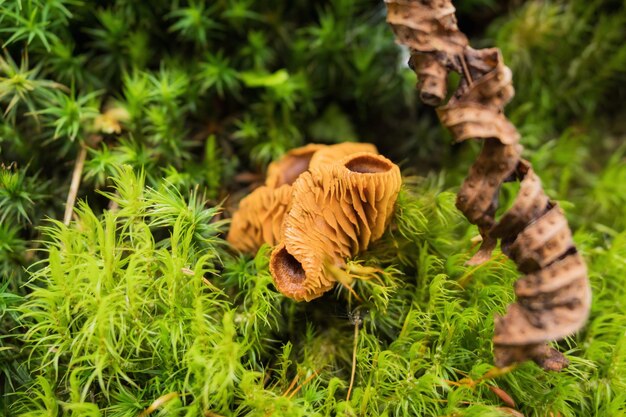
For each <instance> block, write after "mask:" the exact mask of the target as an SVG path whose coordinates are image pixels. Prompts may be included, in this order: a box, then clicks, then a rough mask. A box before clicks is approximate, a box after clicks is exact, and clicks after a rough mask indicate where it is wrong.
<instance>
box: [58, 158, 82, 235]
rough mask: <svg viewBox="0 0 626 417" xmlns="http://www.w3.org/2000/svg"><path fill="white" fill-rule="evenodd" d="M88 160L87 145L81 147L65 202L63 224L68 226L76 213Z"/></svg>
mask: <svg viewBox="0 0 626 417" xmlns="http://www.w3.org/2000/svg"><path fill="white" fill-rule="evenodd" d="M86 158H87V147H86V146H85V145H81V147H80V151H79V152H78V157H77V158H76V164H75V165H74V172H73V173H72V182H71V184H70V191H69V193H68V194H67V201H66V202H65V215H64V216H63V223H64V224H65V225H66V226H67V225H69V224H70V222H71V221H72V213H73V212H74V204H75V203H76V195H77V194H78V188H79V187H80V179H81V177H82V175H83V167H84V166H85V159H86Z"/></svg>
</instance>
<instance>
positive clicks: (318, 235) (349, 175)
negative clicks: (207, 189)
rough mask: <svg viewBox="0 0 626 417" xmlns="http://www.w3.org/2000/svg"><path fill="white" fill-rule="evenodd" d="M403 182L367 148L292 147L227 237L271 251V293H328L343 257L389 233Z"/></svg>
mask: <svg viewBox="0 0 626 417" xmlns="http://www.w3.org/2000/svg"><path fill="white" fill-rule="evenodd" d="M401 185H402V178H401V176H400V169H399V168H398V166H397V165H395V164H394V163H393V162H391V161H390V160H388V159H387V158H385V157H384V156H382V155H379V154H378V152H377V150H376V147H374V145H371V144H365V143H351V142H348V143H341V144H337V145H321V144H310V145H307V146H304V147H301V148H297V149H293V150H291V151H290V152H288V153H287V154H286V155H285V156H284V157H283V158H282V159H280V160H279V161H276V162H273V163H272V164H271V165H270V166H269V168H268V172H267V178H266V181H265V185H263V186H261V187H259V188H257V189H256V190H254V191H253V192H252V193H251V194H249V195H248V196H246V197H245V198H244V199H242V200H241V202H240V204H239V209H238V210H237V211H236V212H235V213H234V215H233V218H232V223H231V228H230V231H229V234H228V237H227V240H228V241H229V242H230V243H231V245H232V246H233V247H235V248H236V249H239V250H240V251H242V252H248V253H255V252H256V251H257V250H258V249H259V248H260V246H261V245H262V244H264V243H267V244H269V245H271V246H273V247H274V249H273V251H272V254H271V259H270V271H271V274H272V277H273V279H274V283H275V284H276V288H277V289H278V290H279V291H280V292H282V293H283V294H285V295H286V296H287V297H290V298H292V299H294V300H297V301H310V300H312V299H314V298H317V297H319V296H321V295H322V294H323V293H325V292H326V291H328V290H330V289H332V288H333V286H334V285H335V283H336V282H337V279H338V276H337V271H341V270H342V268H343V267H344V266H345V265H346V260H347V259H349V258H350V257H353V256H355V255H356V254H358V253H359V252H362V251H364V250H366V249H367V248H368V246H369V244H370V242H372V241H375V240H377V239H379V238H380V237H381V236H382V234H383V233H384V231H385V229H386V228H387V226H388V224H389V221H390V219H391V216H392V214H393V210H394V204H395V202H396V199H397V196H398V193H399V191H400V187H401Z"/></svg>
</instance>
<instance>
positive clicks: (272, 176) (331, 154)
mask: <svg viewBox="0 0 626 417" xmlns="http://www.w3.org/2000/svg"><path fill="white" fill-rule="evenodd" d="M357 152H371V153H378V152H377V150H376V147H375V146H374V145H371V144H369V143H351V142H348V143H340V144H337V145H321V144H310V145H307V146H303V147H301V148H296V149H293V150H291V151H289V152H287V154H285V156H284V157H282V158H281V159H280V160H278V161H276V162H273V163H271V164H270V166H269V167H268V174H267V178H266V181H265V185H264V186H262V187H259V188H257V189H256V190H254V191H253V192H252V193H251V194H250V195H248V196H247V197H245V198H244V199H242V200H241V202H240V203H239V209H238V210H237V212H235V214H234V215H233V218H232V221H231V227H230V230H229V232H228V236H227V238H226V239H227V240H228V242H229V243H230V244H231V245H232V246H233V247H234V248H236V249H238V250H240V251H242V252H249V253H255V252H256V251H257V250H258V249H259V248H260V247H261V245H262V244H263V243H267V244H269V245H272V246H273V245H276V244H277V243H278V242H279V241H280V239H281V237H282V225H283V218H284V215H285V213H286V211H287V208H288V206H289V204H290V203H291V195H292V188H291V185H292V184H293V183H294V181H296V179H297V178H298V177H299V176H300V175H301V174H302V173H304V172H306V171H308V170H309V168H314V167H321V166H323V165H326V164H329V163H336V162H337V161H339V160H341V159H342V158H344V157H345V156H347V155H350V154H354V153H357Z"/></svg>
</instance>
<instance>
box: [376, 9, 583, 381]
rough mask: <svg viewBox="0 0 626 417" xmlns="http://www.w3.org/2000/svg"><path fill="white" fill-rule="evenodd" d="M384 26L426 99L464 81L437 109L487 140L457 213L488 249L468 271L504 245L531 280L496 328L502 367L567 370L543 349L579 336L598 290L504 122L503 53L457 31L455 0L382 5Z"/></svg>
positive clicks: (507, 75)
mask: <svg viewBox="0 0 626 417" xmlns="http://www.w3.org/2000/svg"><path fill="white" fill-rule="evenodd" d="M385 2H386V4H387V11H388V13H387V22H388V23H389V24H390V25H391V27H392V28H393V31H394V33H395V35H396V40H397V42H398V43H400V44H402V45H405V46H408V47H409V48H411V55H412V56H411V60H410V61H409V65H410V66H411V68H412V69H413V70H414V71H415V72H416V73H417V74H418V77H419V78H420V81H419V83H418V88H419V89H420V90H421V94H420V96H421V98H422V100H423V101H424V102H425V103H427V104H432V105H438V104H440V103H441V102H442V101H443V99H444V98H445V95H446V90H445V84H446V81H447V73H448V71H456V72H458V73H460V74H461V81H460V83H459V87H458V89H457V90H456V91H455V93H454V94H453V95H452V97H451V98H450V100H449V101H448V103H446V104H444V105H443V106H442V107H439V108H438V109H437V114H438V115H439V119H440V120H441V122H442V124H444V125H445V126H446V127H447V128H449V129H450V131H451V132H452V134H453V136H454V138H455V140H456V141H464V140H467V139H472V138H479V139H485V143H484V145H483V149H482V151H481V153H480V155H479V157H478V159H477V160H476V162H475V163H474V164H473V165H472V167H471V168H470V171H469V174H468V176H467V178H466V180H465V182H464V183H463V185H462V186H461V189H460V191H459V194H458V196H457V207H458V208H459V210H461V211H462V212H463V213H464V214H465V216H466V217H467V218H468V220H469V221H470V222H471V223H473V224H476V225H477V226H478V228H479V231H480V233H481V235H482V237H483V245H482V247H481V249H480V250H479V251H478V253H477V254H476V255H475V256H474V257H473V258H472V259H471V260H470V263H480V262H484V261H485V260H487V259H488V258H489V256H490V253H491V251H492V250H493V248H494V247H495V246H496V242H497V239H501V243H502V244H501V247H502V250H503V252H504V253H506V254H507V255H508V256H509V257H510V258H511V259H512V260H513V261H514V262H515V263H516V265H517V267H518V269H519V271H520V272H522V273H524V274H527V275H526V276H524V277H522V278H520V279H519V280H518V281H517V284H516V288H515V293H516V296H517V302H516V303H515V304H513V305H511V306H509V308H508V310H507V313H506V315H505V316H503V317H497V318H496V323H495V332H494V333H495V334H494V345H495V349H494V350H495V362H496V365H498V366H506V365H509V364H512V363H515V362H522V361H525V360H529V359H531V360H534V361H535V362H536V363H537V364H539V365H540V366H542V367H543V368H544V369H549V370H560V369H562V368H563V367H565V366H567V364H568V361H567V359H566V358H565V357H564V356H563V355H562V354H561V353H559V352H558V351H556V350H554V349H552V348H550V347H549V346H548V345H547V344H546V342H549V341H553V340H560V339H562V338H564V337H566V336H568V335H571V334H573V333H574V332H576V331H578V330H579V329H580V328H581V327H582V326H583V325H584V324H585V322H586V320H587V315H588V312H589V308H590V303H591V290H590V287H589V282H588V279H587V270H586V266H585V263H584V261H583V259H582V257H581V256H580V254H579V253H578V252H577V251H576V248H575V247H574V244H573V241H572V235H571V231H570V229H569V226H568V223H567V220H566V219H565V216H564V214H563V212H562V211H561V209H560V208H559V207H558V205H557V204H556V203H554V202H551V201H550V200H549V198H548V197H547V196H546V194H545V192H544V191H543V188H542V187H541V182H540V180H539V178H538V177H537V175H536V174H535V173H534V172H533V170H532V167H531V166H530V163H528V162H527V161H524V160H522V159H521V151H522V147H521V146H520V145H519V140H520V135H519V133H518V132H517V130H516V129H515V127H514V126H513V125H512V124H511V123H510V122H509V121H508V120H507V118H506V117H505V116H504V113H503V109H504V106H505V105H506V104H507V103H508V102H509V101H510V100H511V99H512V98H513V95H514V89H513V86H512V84H511V80H512V75H511V70H510V69H509V68H507V67H506V66H505V65H504V62H503V59H502V56H501V54H500V51H499V50H498V49H497V48H489V49H480V50H476V49H472V48H470V47H469V45H468V43H467V38H466V37H465V35H463V34H462V33H461V32H460V31H459V30H458V28H457V26H456V20H455V16H454V7H453V6H452V4H451V2H450V0H385ZM514 180H518V181H520V190H519V194H518V196H517V198H516V200H515V202H514V203H513V206H512V207H511V208H510V209H509V210H508V211H507V212H506V213H504V214H503V215H502V217H501V218H500V220H499V221H497V220H496V218H495V214H496V210H497V207H498V196H499V191H500V188H501V186H502V184H503V183H504V182H506V181H514Z"/></svg>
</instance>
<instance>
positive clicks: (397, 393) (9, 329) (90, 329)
mask: <svg viewBox="0 0 626 417" xmlns="http://www.w3.org/2000/svg"><path fill="white" fill-rule="evenodd" d="M624 6H625V4H624V3H623V2H622V1H619V0H591V1H587V0H573V1H565V0H544V1H540V0H531V1H527V2H521V1H517V0H510V1H507V2H495V1H491V0H471V1H464V2H459V5H458V6H457V8H458V10H459V23H460V26H461V28H462V29H463V30H466V31H467V33H468V34H470V36H471V38H472V42H473V44H474V45H475V46H477V47H478V46H480V47H483V46H498V47H500V48H501V49H502V51H503V53H504V56H505V61H506V63H507V64H508V65H509V66H511V68H512V70H513V74H514V80H515V87H516V98H515V100H514V101H513V102H512V103H511V105H510V106H509V107H508V108H507V112H508V114H509V115H510V117H511V118H512V120H513V121H514V123H515V124H516V125H517V126H518V128H519V129H520V131H521V132H522V135H523V143H524V145H525V146H526V157H527V158H528V159H530V160H531V161H532V163H533V165H534V166H535V170H536V171H537V172H538V173H539V175H540V176H541V177H542V179H543V181H544V185H545V187H546V189H547V190H548V192H549V193H550V195H551V196H552V197H553V198H555V199H558V200H560V201H561V203H562V205H563V206H564V207H565V208H566V210H567V215H568V218H569V219H570V222H571V224H572V225H573V227H574V228H575V229H576V231H577V232H576V236H575V239H576V241H577V243H578V244H579V247H580V249H581V251H582V253H583V254H584V255H585V257H586V258H587V260H588V261H589V264H590V271H591V272H590V278H591V282H592V286H593V290H594V301H593V306H592V314H591V318H590V322H589V325H588V326H587V327H586V329H585V330H584V331H582V332H581V333H580V334H578V335H576V336H575V337H572V338H569V339H567V340H565V341H563V342H561V343H560V344H559V346H560V348H561V350H563V351H565V352H566V354H567V355H568V357H569V358H570V360H571V362H572V365H571V367H570V368H568V369H567V370H566V371H565V372H563V373H561V374H547V373H545V372H544V371H542V370H540V369H539V368H538V367H536V366H535V365H533V364H524V365H522V366H521V367H519V368H518V369H516V370H515V371H514V372H511V373H509V374H507V375H505V376H502V377H500V378H497V379H493V380H491V379H489V380H485V381H484V382H482V383H480V384H478V385H477V386H475V387H470V386H464V385H461V386H458V385H454V384H453V383H452V382H457V381H459V380H461V379H463V378H464V377H469V378H473V379H478V378H479V377H480V376H481V375H483V374H485V372H487V371H488V370H489V369H490V367H491V365H490V364H491V363H492V346H491V336H492V333H493V316H494V314H499V313H502V312H503V311H504V308H505V307H506V305H507V304H508V303H510V302H511V301H512V300H513V287H512V284H513V282H514V280H515V279H516V272H515V271H514V270H513V267H512V264H511V263H510V262H508V261H506V260H505V259H504V258H503V257H502V256H501V255H500V254H499V252H496V255H495V256H494V258H493V259H492V260H491V261H489V262H488V263H487V264H485V265H484V266H481V267H480V268H468V267H466V266H464V262H465V261H466V260H467V259H468V258H469V256H470V255H471V252H472V243H471V240H470V239H471V237H472V236H473V235H474V234H475V233H476V230H475V229H474V228H472V227H469V226H468V225H467V224H466V222H465V221H464V220H463V219H462V218H461V217H460V216H459V214H458V213H457V212H456V210H455V209H454V204H453V202H454V194H453V191H454V187H456V186H458V185H459V184H460V182H461V181H462V178H463V177H464V176H465V174H466V172H467V168H468V166H469V165H470V164H471V162H472V161H473V159H474V156H475V155H476V153H477V150H478V147H477V144H464V145H455V146H450V144H449V140H448V137H449V136H448V135H447V133H446V132H444V131H443V130H442V128H441V127H440V126H439V123H438V121H437V120H436V117H435V115H434V112H433V110H432V109H429V108H426V107H424V106H421V105H420V104H419V103H418V101H417V98H416V94H415V92H414V84H415V76H414V75H413V74H412V72H411V71H410V70H409V69H408V68H407V66H406V60H407V52H406V51H402V50H401V49H399V48H398V47H397V46H396V45H395V44H394V42H393V35H392V33H391V30H390V29H389V28H388V27H387V26H386V24H385V22H384V10H385V9H384V4H383V3H382V2H374V1H365V0H325V1H320V2H306V1H301V0H295V1H284V0H276V1H271V2H268V1H260V0H216V1H178V0H174V1H163V0H155V1H151V2H142V1H136V0H107V1H101V2H88V1H82V0H4V1H2V0H0V43H1V44H2V48H3V51H2V53H1V55H0V108H1V110H2V111H1V116H0V161H1V167H0V279H1V281H0V390H2V394H3V395H2V397H1V399H0V413H4V414H5V415H7V416H13V415H25V416H57V415H75V416H92V415H93V416H100V415H111V416H137V415H143V416H146V415H148V414H153V415H188V416H198V415H206V416H216V415H224V416H226V415H252V416H256V415H258V416H270V415H276V416H283V415H284V416H305V415H306V416H312V415H320V416H357V415H359V416H365V415H371V416H386V415H387V416H391V415H425V416H474V415H476V416H507V415H511V414H510V412H511V411H510V410H508V409H507V408H506V407H508V406H507V405H506V404H505V403H503V401H502V400H501V398H500V397H499V396H498V395H497V392H498V391H497V389H501V390H504V391H505V392H507V393H508V394H509V395H510V396H511V397H512V398H513V399H514V400H515V401H516V403H517V408H518V409H519V411H520V412H522V413H523V414H524V415H526V416H549V415H553V416H557V415H561V416H588V415H598V416H620V415H624V413H626V394H624V393H625V392H626V377H625V375H626V333H625V329H626V303H625V302H624V300H626V274H625V272H626V270H625V269H626V233H625V232H624V230H625V229H626V186H624V184H626V164H624V158H625V155H624V152H625V151H626V148H625V147H624V145H623V140H622V139H623V138H624V135H625V132H626V125H624V122H623V121H624V120H625V119H624V117H625V116H626V115H625V113H624V106H623V103H624V101H625V99H626V87H624V86H625V85H626V83H625V82H626V72H625V71H624V68H626V43H624V39H626V33H625V32H626V10H625V7H624ZM347 140H360V141H367V142H372V143H375V144H376V145H377V146H378V147H379V149H380V150H381V151H382V152H383V153H384V154H386V155H388V156H390V157H391V158H392V159H394V160H395V161H396V162H398V163H399V164H400V165H401V167H402V169H403V172H404V173H405V175H406V180H405V187H404V189H403V191H402V193H401V195H400V197H399V200H398V205H397V210H396V219H395V220H394V223H393V225H392V228H391V230H390V232H389V233H388V234H387V235H386V236H385V237H384V238H383V239H382V240H381V241H380V242H378V243H377V244H376V245H374V247H372V248H371V250H370V251H369V252H368V253H366V254H364V255H363V257H362V258H361V259H356V260H354V261H353V262H354V264H353V265H354V267H355V268H358V267H359V266H360V265H368V266H377V267H378V268H380V273H379V277H378V278H379V279H377V280H369V281H359V280H356V281H355V283H354V286H353V290H354V291H355V292H356V293H357V294H359V296H360V297H361V298H362V299H363V300H362V301H357V300H355V299H354V297H353V296H352V295H351V293H350V292H348V291H346V289H345V288H343V287H341V286H339V287H338V288H337V290H336V291H335V292H334V293H332V294H328V295H326V296H325V297H323V298H322V299H320V300H317V301H314V302H311V303H295V302H293V301H291V300H288V299H285V298H284V297H283V296H282V295H281V294H279V293H277V292H276V291H275V289H274V288H273V285H272V281H271V277H270V275H269V272H268V267H267V256H268V248H264V249H262V250H261V251H260V252H259V254H258V255H257V256H256V257H254V258H250V257H244V256H241V255H238V254H236V253H234V252H233V251H232V250H230V249H229V248H228V246H227V244H226V243H225V242H224V241H223V231H224V230H226V228H227V223H226V222H225V221H224V218H227V217H228V216H229V214H230V211H231V210H232V209H233V208H234V205H233V203H232V201H233V200H236V199H237V198H238V197H239V196H241V195H242V194H244V193H245V192H247V191H248V190H249V189H251V187H252V186H254V184H255V183H256V182H258V180H259V179H260V178H262V175H263V171H264V169H265V167H266V166H267V163H268V162H270V161H271V160H273V159H275V158H277V157H279V156H280V155H281V154H283V153H284V152H285V151H286V150H288V149H290V148H293V147H295V146H299V145H302V144H304V143H307V142H325V143H330V142H341V141H347ZM81 149H86V150H87V157H86V161H85V164H84V169H83V171H82V174H81V178H82V183H81V186H80V188H79V194H78V197H79V200H80V201H81V202H80V203H78V204H77V208H76V210H75V216H74V221H73V222H72V224H71V225H69V226H66V225H64V224H62V223H61V222H59V221H58V219H62V217H63V211H64V208H65V201H66V197H67V194H68V192H69V189H70V182H71V177H72V170H73V168H74V164H75V161H76V159H77V157H78V156H79V154H80V153H81ZM414 175H419V176H420V177H419V178H415V177H413V176H414ZM451 187H452V189H451ZM451 191H452V192H451ZM503 198H504V199H505V202H504V204H506V203H507V201H506V200H507V199H510V198H511V196H510V195H508V194H507V193H506V192H504V193H503ZM355 325H360V326H361V327H360V331H359V334H358V339H357V341H356V343H357V351H356V352H357V354H356V358H357V360H356V380H355V385H354V388H353V391H352V395H351V398H350V399H349V400H346V394H347V391H348V385H349V380H350V373H351V368H352V349H353V343H354V340H353V335H354V326H355ZM142 413H143V414H142Z"/></svg>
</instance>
